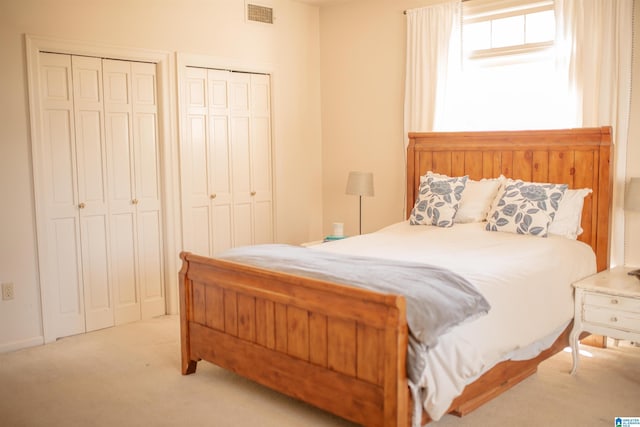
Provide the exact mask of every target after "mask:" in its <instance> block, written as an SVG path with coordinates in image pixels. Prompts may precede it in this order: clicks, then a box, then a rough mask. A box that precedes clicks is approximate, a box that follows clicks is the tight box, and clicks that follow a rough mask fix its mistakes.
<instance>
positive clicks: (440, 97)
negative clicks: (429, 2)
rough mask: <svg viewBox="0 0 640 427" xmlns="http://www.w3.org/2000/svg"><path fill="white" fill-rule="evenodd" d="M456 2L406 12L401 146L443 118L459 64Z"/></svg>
mask: <svg viewBox="0 0 640 427" xmlns="http://www.w3.org/2000/svg"><path fill="white" fill-rule="evenodd" d="M461 22H462V3H461V1H460V0H454V1H447V2H446V3H442V4H436V5H433V6H428V7H423V8H419V9H411V10H408V11H407V59H406V61H407V63H406V75H405V96H404V144H405V149H406V146H407V144H408V142H409V140H408V138H407V134H408V133H409V132H426V131H432V130H434V129H435V127H436V123H437V121H438V120H439V117H438V116H439V115H440V114H445V111H446V108H445V100H446V98H447V90H448V84H447V82H448V81H451V80H452V79H454V78H455V76H456V75H457V68H458V65H457V64H459V63H460V28H461Z"/></svg>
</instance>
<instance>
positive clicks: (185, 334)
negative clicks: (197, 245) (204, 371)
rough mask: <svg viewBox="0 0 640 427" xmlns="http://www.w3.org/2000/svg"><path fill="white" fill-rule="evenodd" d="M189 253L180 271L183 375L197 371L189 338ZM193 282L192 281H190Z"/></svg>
mask: <svg viewBox="0 0 640 427" xmlns="http://www.w3.org/2000/svg"><path fill="white" fill-rule="evenodd" d="M188 256H189V253H188V252H182V253H181V254H180V258H181V259H182V268H181V269H180V273H179V278H180V283H179V293H180V348H181V352H182V375H189V374H193V373H194V372H195V371H196V366H197V363H198V362H197V361H196V360H192V359H191V352H190V349H191V342H190V339H189V338H190V337H189V318H190V316H189V313H191V303H192V300H191V286H188V285H187V280H189V279H187V271H188V270H189V260H188V259H187V258H188ZM189 281H191V280H189Z"/></svg>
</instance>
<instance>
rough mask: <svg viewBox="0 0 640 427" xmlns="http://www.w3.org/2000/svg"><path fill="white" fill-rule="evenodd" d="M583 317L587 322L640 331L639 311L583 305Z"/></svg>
mask: <svg viewBox="0 0 640 427" xmlns="http://www.w3.org/2000/svg"><path fill="white" fill-rule="evenodd" d="M583 319H584V321H585V322H587V323H593V324H598V325H602V326H607V327H610V328H615V329H624V330H627V331H633V332H640V313H631V312H627V311H617V310H608V309H604V308H600V307H593V306H584V311H583Z"/></svg>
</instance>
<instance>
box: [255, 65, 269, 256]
mask: <svg viewBox="0 0 640 427" xmlns="http://www.w3.org/2000/svg"><path fill="white" fill-rule="evenodd" d="M269 80H270V79H269V76H268V75H265V74H252V75H251V183H252V185H251V187H252V189H253V190H252V191H253V192H254V193H255V194H254V196H253V206H254V208H253V235H254V240H253V243H254V244H261V243H270V242H273V190H272V170H271V164H272V163H271V162H272V159H271V90H270V86H271V85H270V82H269Z"/></svg>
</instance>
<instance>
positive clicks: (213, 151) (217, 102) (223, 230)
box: [207, 70, 234, 255]
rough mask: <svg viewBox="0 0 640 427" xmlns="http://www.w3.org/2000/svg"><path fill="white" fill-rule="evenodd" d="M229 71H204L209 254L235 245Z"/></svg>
mask: <svg viewBox="0 0 640 427" xmlns="http://www.w3.org/2000/svg"><path fill="white" fill-rule="evenodd" d="M229 74H230V72H229V71H223V70H207V85H208V101H209V103H208V107H209V108H208V115H209V117H208V118H209V130H210V131H209V147H210V148H209V164H210V165H211V172H210V173H209V186H210V188H211V197H210V200H211V203H212V218H211V224H212V247H213V252H212V254H211V255H215V254H218V253H220V252H222V251H224V250H226V249H229V248H231V247H233V246H234V239H233V228H232V227H233V193H232V189H233V187H232V177H231V165H232V164H231V146H230V144H231V140H230V129H229Z"/></svg>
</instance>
